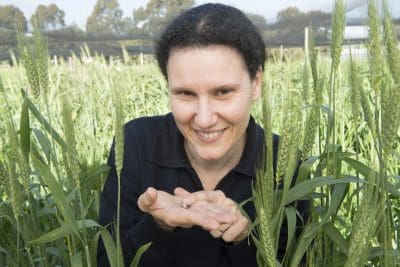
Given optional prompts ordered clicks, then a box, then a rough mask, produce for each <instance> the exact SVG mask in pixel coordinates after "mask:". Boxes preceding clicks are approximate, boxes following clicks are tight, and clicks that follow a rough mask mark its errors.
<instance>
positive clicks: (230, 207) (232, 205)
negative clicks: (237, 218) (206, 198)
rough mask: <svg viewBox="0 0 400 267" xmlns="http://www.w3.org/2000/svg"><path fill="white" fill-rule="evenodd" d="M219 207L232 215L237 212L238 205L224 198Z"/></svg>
mask: <svg viewBox="0 0 400 267" xmlns="http://www.w3.org/2000/svg"><path fill="white" fill-rule="evenodd" d="M220 205H221V206H222V207H224V208H225V209H227V210H229V211H231V212H233V213H236V212H237V211H238V204H237V203H236V202H235V201H233V200H232V199H230V198H225V199H224V200H223V201H222V202H221V203H220Z"/></svg>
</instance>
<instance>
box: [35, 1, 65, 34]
mask: <svg viewBox="0 0 400 267" xmlns="http://www.w3.org/2000/svg"><path fill="white" fill-rule="evenodd" d="M64 16H65V12H64V11H63V10H61V9H59V8H58V6H57V5H56V4H50V5H48V6H45V5H38V6H37V7H36V9H35V12H34V13H33V14H32V16H31V18H30V19H29V22H30V24H31V25H32V26H33V25H34V23H36V22H41V23H42V25H43V28H44V29H45V30H50V29H56V28H60V27H63V26H65V21H64Z"/></svg>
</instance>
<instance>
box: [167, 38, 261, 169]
mask: <svg viewBox="0 0 400 267" xmlns="http://www.w3.org/2000/svg"><path fill="white" fill-rule="evenodd" d="M167 74H168V86H169V94H170V103H171V109H172V113H173V115H174V118H175V121H176V124H177V126H178V128H179V130H180V132H181V133H182V135H183V136H184V138H185V149H186V152H187V153H188V156H189V158H190V159H191V160H196V161H197V162H198V163H201V162H210V161H212V162H218V161H220V162H224V161H226V160H227V161H229V159H232V158H237V155H241V154H242V152H243V148H244V145H245V141H246V128H247V125H248V122H249V118H250V106H251V103H252V102H253V101H254V100H256V99H257V98H258V97H259V96H260V94H261V81H262V70H261V69H260V70H259V71H258V72H257V75H256V77H255V78H254V79H251V77H250V74H249V72H248V70H247V67H246V64H245V62H244V59H243V57H242V56H241V55H240V54H239V52H238V51H237V50H236V49H234V48H231V47H228V46H224V45H210V46H205V47H200V48H199V47H185V48H175V49H172V50H171V52H170V56H169V59H168V64H167ZM238 153H239V154H238Z"/></svg>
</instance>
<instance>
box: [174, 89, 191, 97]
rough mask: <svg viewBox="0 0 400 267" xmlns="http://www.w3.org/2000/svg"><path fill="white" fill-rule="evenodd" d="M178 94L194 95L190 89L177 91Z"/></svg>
mask: <svg viewBox="0 0 400 267" xmlns="http://www.w3.org/2000/svg"><path fill="white" fill-rule="evenodd" d="M177 95H182V96H192V95H193V93H192V92H190V91H183V90H182V91H179V92H177Z"/></svg>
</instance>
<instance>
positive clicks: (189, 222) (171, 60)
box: [98, 4, 265, 267]
mask: <svg viewBox="0 0 400 267" xmlns="http://www.w3.org/2000/svg"><path fill="white" fill-rule="evenodd" d="M156 55H157V61H158V64H159V67H160V69H161V71H162V73H163V75H164V76H165V78H166V79H167V81H168V89H169V96H170V105H171V110H172V113H170V114H167V115H165V116H157V117H146V118H139V119H136V120H133V121H131V122H129V123H127V124H126V128H125V151H124V162H123V169H122V173H121V224H120V234H121V242H122V247H123V253H124V258H125V263H126V264H127V265H128V264H129V263H130V262H131V260H132V258H133V256H134V254H135V252H136V250H137V249H138V248H139V247H140V246H142V245H143V244H146V243H148V242H152V245H151V246H150V248H149V249H148V250H147V251H146V253H145V254H144V255H143V256H142V258H141V266H146V267H148V266H157V267H159V266H174V267H179V266H207V267H209V266H256V265H257V264H256V249H255V246H254V244H253V243H252V242H251V240H250V239H249V238H248V235H249V228H250V224H251V220H253V219H254V217H255V211H254V207H253V205H252V204H250V203H248V204H246V205H245V206H244V207H243V210H244V211H245V212H244V211H243V210H242V209H239V208H238V205H237V203H240V202H243V201H245V200H247V199H249V198H250V197H251V195H252V183H253V179H254V178H255V168H256V162H257V160H258V158H259V156H260V154H261V152H262V148H263V130H262V129H261V128H260V127H259V126H258V125H256V123H255V122H254V120H253V119H252V118H251V116H250V108H251V104H252V103H253V102H254V101H255V100H257V99H258V98H259V97H260V95H261V87H262V74H263V73H262V72H263V65H264V61H265V46H264V43H263V40H262V38H261V37H260V35H259V34H258V32H257V30H256V29H255V27H254V26H253V25H252V23H251V22H250V21H249V19H248V18H247V17H246V16H245V15H244V14H243V13H242V12H241V11H239V10H238V9H236V8H233V7H230V6H226V5H222V4H205V5H201V6H198V7H195V8H192V9H189V10H187V11H185V12H183V13H182V14H181V15H180V16H178V17H177V18H176V19H175V20H174V21H173V22H172V23H171V24H170V25H169V26H168V27H167V29H166V30H165V31H164V33H163V34H162V35H161V38H160V40H159V42H158V45H157V48H156ZM109 164H110V166H112V169H111V172H110V174H109V177H108V179H107V181H106V184H105V186H104V190H103V192H102V194H101V206H100V219H99V220H100V223H101V224H103V225H108V224H111V223H112V222H115V218H116V217H117V216H116V210H117V208H116V207H117V204H116V203H117V178H116V171H115V164H114V150H113V149H112V150H111V154H110V158H109ZM98 261H99V265H100V266H101V265H106V264H107V255H106V253H105V251H104V248H103V247H102V246H100V249H99V257H98Z"/></svg>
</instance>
